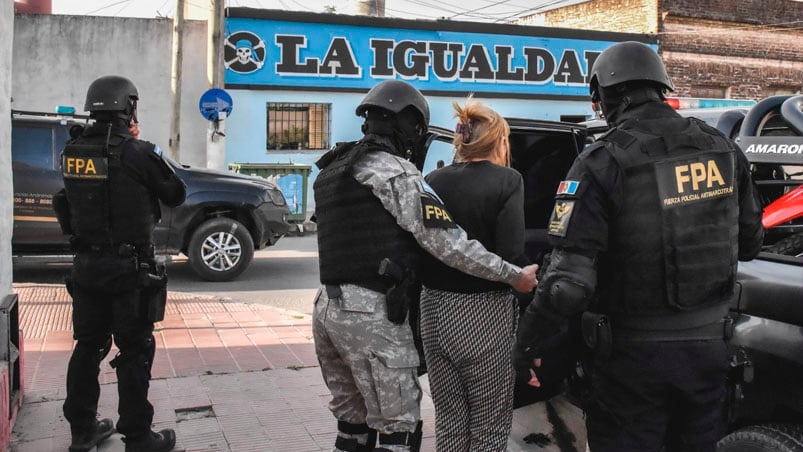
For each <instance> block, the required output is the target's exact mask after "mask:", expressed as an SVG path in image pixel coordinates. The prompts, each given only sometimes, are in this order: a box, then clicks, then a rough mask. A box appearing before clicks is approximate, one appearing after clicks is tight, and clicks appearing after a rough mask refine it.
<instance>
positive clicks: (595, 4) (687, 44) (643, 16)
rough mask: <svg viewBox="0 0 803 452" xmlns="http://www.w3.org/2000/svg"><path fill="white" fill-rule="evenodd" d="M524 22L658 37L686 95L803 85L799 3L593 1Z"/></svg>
mask: <svg viewBox="0 0 803 452" xmlns="http://www.w3.org/2000/svg"><path fill="white" fill-rule="evenodd" d="M521 23H526V24H533V25H539V26H546V27H565V28H572V29H582V30H607V31H618V32H628V33H646V34H650V35H654V36H656V37H657V39H658V46H659V53H660V54H661V56H662V57H663V60H664V63H665V64H666V67H667V70H668V71H669V75H670V76H671V77H672V80H673V82H674V83H675V88H676V90H675V93H674V94H675V95H676V96H680V97H713V98H732V99H754V100H759V99H761V98H764V97H767V96H772V95H776V94H793V93H800V92H801V89H803V77H801V74H803V29H801V24H803V2H799V1H794V0H740V1H733V0H701V1H698V0H592V1H586V2H582V3H578V4H574V5H571V6H566V7H563V8H557V9H552V10H549V11H545V12H541V13H538V14H534V15H532V16H528V17H525V18H522V19H521Z"/></svg>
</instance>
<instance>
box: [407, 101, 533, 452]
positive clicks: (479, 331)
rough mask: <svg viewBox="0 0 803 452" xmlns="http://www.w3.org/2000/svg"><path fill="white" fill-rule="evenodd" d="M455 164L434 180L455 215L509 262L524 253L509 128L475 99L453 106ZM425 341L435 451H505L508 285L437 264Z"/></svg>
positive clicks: (431, 264) (513, 309)
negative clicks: (511, 159) (511, 166)
mask: <svg viewBox="0 0 803 452" xmlns="http://www.w3.org/2000/svg"><path fill="white" fill-rule="evenodd" d="M454 109H455V116H456V117H457V127H456V132H455V138H454V146H455V162H454V163H452V164H451V165H448V166H445V167H443V168H439V169H437V170H435V171H433V172H431V173H430V174H428V175H427V177H426V181H427V183H428V184H429V185H431V186H432V188H433V189H434V190H435V192H436V193H438V195H439V196H440V198H441V199H442V200H443V202H444V204H445V206H446V209H447V210H448V212H449V215H451V216H452V218H453V219H454V221H455V222H456V223H457V224H459V225H460V226H461V227H462V228H463V229H465V231H466V232H467V233H468V237H469V238H471V239H476V240H478V241H480V242H481V243H482V244H483V245H484V246H485V247H486V248H488V250H490V251H492V252H494V253H496V254H498V255H499V256H501V257H503V258H504V259H505V260H508V261H510V262H514V263H517V264H519V265H521V264H526V258H525V257H524V254H523V253H524V207H523V206H524V204H523V203H524V185H523V182H522V177H521V175H520V174H519V172H517V171H516V170H514V169H512V168H510V143H509V142H508V135H509V134H510V127H509V126H508V124H507V121H505V119H504V118H502V116H500V115H499V113H497V112H496V111H494V110H492V109H491V108H489V107H487V106H485V105H483V104H482V103H480V102H478V101H475V100H472V99H471V98H470V97H469V98H468V99H467V100H466V102H465V103H464V104H463V105H462V106H461V105H459V104H457V103H455V104H454ZM422 279H423V283H424V289H423V290H422V293H421V335H422V338H423V342H424V353H425V357H426V362H427V369H428V372H429V381H430V387H431V390H432V399H433V402H434V404H435V415H436V416H435V433H436V441H437V450H438V451H439V452H450V451H456V452H461V451H478V452H479V451H482V452H492V451H505V450H506V449H507V439H508V436H509V435H510V425H511V422H512V416H513V382H514V371H513V363H512V347H513V344H514V342H515V337H516V323H517V316H518V308H517V306H516V299H515V298H514V296H513V294H512V293H511V291H510V288H509V287H507V286H505V285H504V284H500V283H496V282H491V281H486V280H483V279H479V278H475V277H473V276H469V275H466V274H465V273H461V272H460V271H458V270H455V269H453V268H451V267H448V266H446V265H444V264H442V263H440V262H438V261H436V260H435V259H426V260H425V262H424V268H423V271H422Z"/></svg>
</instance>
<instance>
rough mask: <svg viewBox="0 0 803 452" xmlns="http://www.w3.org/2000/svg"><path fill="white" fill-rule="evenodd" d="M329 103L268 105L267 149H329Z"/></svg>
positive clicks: (330, 106)
mask: <svg viewBox="0 0 803 452" xmlns="http://www.w3.org/2000/svg"><path fill="white" fill-rule="evenodd" d="M331 108H332V105H331V104H294V103H276V102H268V104H267V118H268V120H267V127H268V130H267V132H268V133H267V137H268V142H267V144H266V148H267V149H268V150H291V149H295V150H305V149H329V139H330V129H331V115H330V111H331Z"/></svg>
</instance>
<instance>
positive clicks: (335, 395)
mask: <svg viewBox="0 0 803 452" xmlns="http://www.w3.org/2000/svg"><path fill="white" fill-rule="evenodd" d="M356 113H357V115H358V116H361V117H363V118H364V120H365V122H364V124H363V126H362V132H363V133H364V136H363V138H362V139H361V140H359V141H354V142H348V143H339V144H338V145H337V146H336V147H335V148H334V149H333V150H331V151H330V152H328V153H327V154H325V155H324V156H323V157H322V158H321V159H320V160H319V161H318V162H317V165H318V166H319V167H320V168H321V172H320V174H319V175H318V177H317V178H316V180H315V184H314V191H315V204H316V207H315V214H316V219H317V223H318V253H319V263H320V275H321V282H322V284H323V287H322V289H321V291H319V293H318V295H317V297H316V300H315V310H314V313H313V334H314V337H315V350H316V353H317V355H318V360H319V361H320V364H321V372H322V373H323V377H324V380H325V381H326V384H327V386H328V387H329V390H330V391H331V392H332V401H331V403H330V409H331V410H332V413H333V414H334V416H335V417H336V418H337V420H338V432H339V433H338V436H337V438H336V441H335V447H334V451H336V452H337V451H340V452H363V451H390V452H404V451H418V450H419V448H420V444H421V421H420V410H419V403H420V400H421V389H420V386H419V382H418V376H417V372H416V371H417V368H418V365H419V355H418V352H417V351H416V347H415V345H414V337H413V330H412V329H411V327H410V323H409V322H410V317H411V315H412V314H411V315H407V314H408V313H407V309H409V308H410V304H411V303H410V302H411V299H412V298H414V297H417V296H418V293H417V290H419V289H418V288H419V287H420V285H416V284H415V279H416V277H415V273H416V270H417V261H418V258H417V256H418V254H419V253H420V252H421V251H422V250H423V251H426V252H428V253H430V254H432V255H433V256H435V257H437V258H439V259H441V260H442V261H443V262H445V263H446V264H448V265H450V266H452V267H455V268H458V269H460V270H462V271H464V272H466V273H469V274H471V275H473V276H477V277H480V278H484V279H488V280H493V281H500V282H505V283H508V284H510V285H512V286H514V288H516V289H517V290H519V291H521V292H529V291H530V290H532V288H533V287H534V285H535V283H536V280H535V270H536V266H530V267H525V268H524V269H521V268H519V267H517V266H515V265H512V264H510V263H508V262H505V261H504V260H502V259H501V258H500V257H498V256H497V255H495V254H492V253H490V252H488V251H487V250H486V249H485V248H484V247H482V245H481V244H480V243H479V242H477V241H474V240H471V241H470V240H468V239H467V237H466V233H465V232H464V231H463V230H462V229H460V228H459V227H458V226H457V225H456V224H455V223H454V222H453V221H452V219H451V217H450V216H449V214H448V212H447V211H446V209H445V208H444V206H443V204H442V203H441V201H440V199H439V198H438V197H437V195H436V194H435V193H434V192H433V191H432V189H431V188H429V187H428V186H427V185H426V183H425V182H424V179H423V178H422V176H421V173H420V172H419V170H418V169H417V168H416V166H415V165H414V164H413V163H411V162H410V161H408V159H414V160H416V159H418V158H420V156H421V154H420V152H419V151H420V150H421V149H420V146H421V144H422V143H423V140H424V138H425V134H426V131H427V124H428V123H429V105H428V104H427V101H426V99H425V98H424V96H423V95H422V94H421V93H420V92H419V91H418V90H417V89H415V88H414V87H413V86H411V85H410V84H408V83H406V82H402V81H397V80H389V81H384V82H381V83H379V84H378V85H376V86H374V87H373V88H372V89H371V90H370V91H369V92H368V94H367V95H366V96H365V98H364V99H363V101H362V102H361V103H360V105H359V106H358V107H357V111H356ZM377 436H378V438H377ZM377 442H378V445H377V444H376V443H377ZM375 447H376V448H375Z"/></svg>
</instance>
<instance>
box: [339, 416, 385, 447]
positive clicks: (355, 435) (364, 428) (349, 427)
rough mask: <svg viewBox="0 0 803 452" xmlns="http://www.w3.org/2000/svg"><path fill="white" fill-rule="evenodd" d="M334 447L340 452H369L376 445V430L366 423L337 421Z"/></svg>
mask: <svg viewBox="0 0 803 452" xmlns="http://www.w3.org/2000/svg"><path fill="white" fill-rule="evenodd" d="M337 431H338V434H337V439H336V440H335V449H336V450H338V451H342V452H371V451H373V450H374V446H375V445H376V430H374V429H372V428H370V427H368V424H352V423H349V422H346V421H337Z"/></svg>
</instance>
